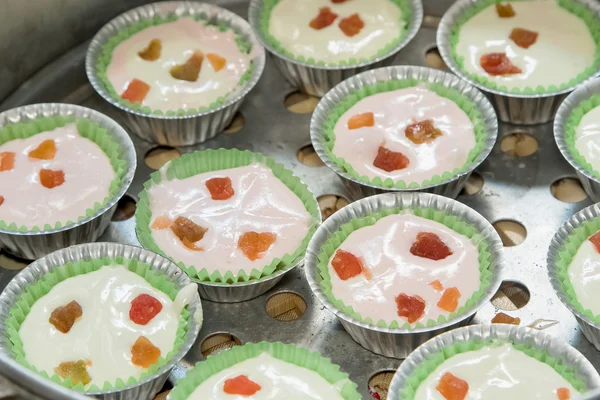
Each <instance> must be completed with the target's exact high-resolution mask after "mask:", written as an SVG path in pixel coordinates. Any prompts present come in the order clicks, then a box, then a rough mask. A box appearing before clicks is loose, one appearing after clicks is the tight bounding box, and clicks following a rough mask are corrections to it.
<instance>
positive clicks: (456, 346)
mask: <svg viewBox="0 0 600 400" xmlns="http://www.w3.org/2000/svg"><path fill="white" fill-rule="evenodd" d="M505 343H510V344H512V345H513V347H514V348H515V349H517V350H519V351H522V352H523V353H525V354H527V355H528V356H529V357H532V358H535V359H536V360H538V361H540V362H543V363H545V364H548V365H549V366H551V367H552V368H553V369H554V370H555V371H556V372H557V373H558V374H559V375H560V376H562V377H563V378H565V380H567V381H568V382H569V383H570V384H571V385H573V387H574V388H575V389H576V390H577V391H578V392H580V393H582V392H584V391H585V390H586V385H585V382H584V381H583V379H582V378H581V377H580V376H578V375H577V373H576V372H575V370H574V369H573V368H571V367H570V366H568V365H564V364H563V362H562V360H560V359H558V358H555V357H552V356H551V355H550V354H548V352H547V351H545V350H540V349H536V348H534V347H533V346H531V345H529V344H524V343H515V342H513V341H512V340H499V339H488V340H481V339H475V340H469V341H465V342H456V343H453V344H452V345H450V346H446V347H442V348H441V349H440V351H438V352H436V353H431V354H428V355H427V356H426V360H425V361H423V362H422V363H421V364H419V366H418V367H417V368H416V369H415V370H414V371H413V372H412V373H411V374H410V375H409V376H408V377H407V378H406V382H405V385H404V388H403V389H402V390H401V391H400V394H399V398H400V399H403V400H413V399H414V398H415V395H416V393H417V390H418V389H419V386H420V385H421V383H423V381H425V379H427V377H428V376H429V375H431V374H432V373H433V372H434V371H435V370H436V369H437V368H438V367H439V366H440V365H442V363H443V362H444V361H446V360H448V359H449V358H451V357H452V356H455V355H457V354H461V353H466V352H468V351H476V350H480V349H482V348H484V347H488V346H501V345H503V344H505Z"/></svg>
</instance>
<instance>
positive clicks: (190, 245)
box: [181, 238, 204, 251]
mask: <svg viewBox="0 0 600 400" xmlns="http://www.w3.org/2000/svg"><path fill="white" fill-rule="evenodd" d="M181 242H182V243H183V245H184V246H185V247H187V248H188V249H190V250H193V251H204V248H203V247H198V246H196V245H195V244H194V242H190V241H189V240H187V239H186V238H183V239H181Z"/></svg>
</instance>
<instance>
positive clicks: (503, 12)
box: [496, 3, 515, 18]
mask: <svg viewBox="0 0 600 400" xmlns="http://www.w3.org/2000/svg"><path fill="white" fill-rule="evenodd" d="M496 12H497V13H498V16H499V17H500V18H510V17H514V16H515V9H514V8H513V6H512V5H511V4H510V3H507V4H500V3H496Z"/></svg>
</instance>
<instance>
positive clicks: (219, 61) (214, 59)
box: [206, 53, 227, 72]
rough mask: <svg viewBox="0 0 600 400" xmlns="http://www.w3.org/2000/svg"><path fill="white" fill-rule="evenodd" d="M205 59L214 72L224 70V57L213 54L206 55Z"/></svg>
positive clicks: (225, 60)
mask: <svg viewBox="0 0 600 400" xmlns="http://www.w3.org/2000/svg"><path fill="white" fill-rule="evenodd" d="M206 58H208V62H209V63H210V65H212V67H213V70H214V71H215V72H219V71H220V70H222V69H223V68H225V65H226V64H227V59H226V58H225V57H221V56H220V55H218V54H215V53H208V54H207V55H206Z"/></svg>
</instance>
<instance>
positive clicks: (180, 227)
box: [171, 217, 208, 243]
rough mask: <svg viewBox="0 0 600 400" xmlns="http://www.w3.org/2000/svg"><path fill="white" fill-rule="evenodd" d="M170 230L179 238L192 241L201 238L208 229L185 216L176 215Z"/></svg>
mask: <svg viewBox="0 0 600 400" xmlns="http://www.w3.org/2000/svg"><path fill="white" fill-rule="evenodd" d="M171 230H172V231H173V233H174V234H175V236H177V237H178V238H179V240H183V238H186V239H187V240H188V241H190V242H192V243H195V242H197V241H199V240H202V238H203V237H204V234H205V233H206V231H208V229H205V228H203V227H201V226H200V225H198V224H196V223H194V221H192V220H190V219H187V218H186V217H177V219H176V220H175V222H173V224H172V225H171Z"/></svg>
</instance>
